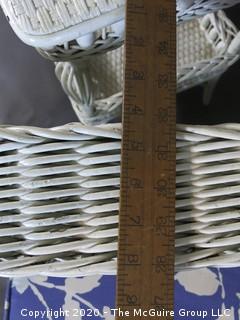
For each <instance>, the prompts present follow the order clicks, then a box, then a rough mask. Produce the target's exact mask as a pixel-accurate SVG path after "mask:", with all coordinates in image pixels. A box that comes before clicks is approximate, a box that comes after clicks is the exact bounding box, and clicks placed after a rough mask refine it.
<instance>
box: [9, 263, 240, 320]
mask: <svg viewBox="0 0 240 320" xmlns="http://www.w3.org/2000/svg"><path fill="white" fill-rule="evenodd" d="M175 280H176V281H175V292H176V294H175V317H174V319H175V320H197V319H206V320H226V319H228V320H239V319H240V268H235V269H207V268H205V269H198V270H190V271H183V272H178V273H176V275H175ZM115 281H116V278H115V277H114V276H97V275H96V276H91V277H84V278H66V279H65V278H52V277H51V278H50V277H49V278H48V277H34V278H16V279H13V280H12V283H11V290H10V303H8V306H9V307H8V310H6V319H7V320H24V319H25V320H30V319H44V320H45V319H46V320H54V319H60V320H86V319H93V320H94V319H105V320H114V311H113V309H114V307H115V288H116V287H115ZM146 319H151V316H150V315H149V316H147V317H146ZM159 319H161V317H159Z"/></svg>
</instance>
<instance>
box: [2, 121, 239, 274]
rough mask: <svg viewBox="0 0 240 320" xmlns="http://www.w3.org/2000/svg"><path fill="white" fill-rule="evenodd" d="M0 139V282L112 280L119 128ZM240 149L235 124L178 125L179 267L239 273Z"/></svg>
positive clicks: (24, 132)
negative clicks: (35, 277)
mask: <svg viewBox="0 0 240 320" xmlns="http://www.w3.org/2000/svg"><path fill="white" fill-rule="evenodd" d="M0 138H1V145H0V152H1V156H0V163H1V167H0V199H1V206H0V226H1V232H0V237H1V243H0V261H1V262H0V274H1V275H2V276H10V275H12V276H13V275H14V276H17V275H18V276H20V275H32V274H47V275H55V276H56V275H64V276H71V275H83V274H91V273H92V272H95V273H96V272H106V273H114V272H115V270H116V260H115V258H116V250H117V234H118V208H119V204H118V198H119V183H120V181H119V178H120V177H119V176H120V148H121V145H120V140H121V131H120V126H119V125H115V127H112V126H110V125H108V126H106V127H104V128H98V127H95V128H94V127H84V126H81V125H80V124H71V125H67V126H65V127H59V128H55V129H40V128H27V127H22V128H19V127H18V128H16V127H2V128H1V129H0ZM239 148H240V126H239V125H237V124H224V125H218V126H212V127H208V126H206V127H205V126H188V125H187V126H183V125H181V126H178V131H177V181H176V185H177V191H176V208H177V218H176V267H177V268H184V267H186V266H187V267H199V266H211V265H228V266H235V265H240V252H239V240H240V235H239V227H240V223H239V218H240V215H239V207H240V201H239V193H240V188H239V179H240V176H239V168H240V161H239V158H240V153H239ZM161 152H164V150H159V153H160V154H161ZM162 193H164V190H163V189H162V188H159V194H160V195H161V194H162ZM164 223H166V222H164V221H162V225H161V226H162V227H163V228H164Z"/></svg>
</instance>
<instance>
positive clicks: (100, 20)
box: [0, 0, 240, 124]
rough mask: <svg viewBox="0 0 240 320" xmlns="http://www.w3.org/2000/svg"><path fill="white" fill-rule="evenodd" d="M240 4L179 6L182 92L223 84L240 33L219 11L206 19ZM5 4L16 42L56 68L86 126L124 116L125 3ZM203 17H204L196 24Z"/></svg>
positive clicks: (183, 1)
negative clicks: (33, 49)
mask: <svg viewBox="0 0 240 320" xmlns="http://www.w3.org/2000/svg"><path fill="white" fill-rule="evenodd" d="M239 2H240V0H228V1H225V0H178V1H177V21H178V22H182V21H186V20H187V22H185V23H182V24H180V25H179V26H178V90H179V91H181V90H184V89H187V88H189V87H191V86H194V85H196V84H199V83H202V82H204V81H207V80H209V79H212V78H216V77H218V76H219V75H220V74H221V73H222V72H224V71H225V70H226V69H227V68H228V67H229V66H230V65H232V64H233V63H234V62H235V61H236V60H237V59H238V58H239V52H240V50H239V44H240V34H239V32H238V30H237V28H236V27H235V26H234V25H233V23H232V22H231V21H230V20H229V19H228V18H227V17H226V16H225V15H224V13H223V12H222V11H220V12H218V13H216V14H207V13H209V12H213V11H217V10H219V9H221V8H225V7H229V6H232V5H234V4H236V3H239ZM0 3H1V5H2V7H3V9H4V12H5V14H6V15H7V16H8V18H9V21H10V24H11V26H12V28H13V29H14V30H15V32H16V33H17V34H18V36H19V37H20V38H21V39H22V40H23V41H25V42H26V43H28V44H30V45H33V46H35V47H37V48H38V50H39V52H40V53H41V54H42V55H44V56H45V57H47V58H49V59H51V60H53V61H56V62H57V64H56V74H57V77H58V78H59V79H60V81H61V83H62V86H63V88H64V90H65V92H66V93H67V94H68V96H69V98H70V100H71V102H72V105H73V108H74V110H75V111H76V113H77V115H78V117H79V119H80V121H81V122H83V123H86V124H99V123H105V122H107V121H109V120H111V119H114V118H117V117H118V116H119V115H120V113H121V104H122V94H121V90H122V67H121V66H122V61H123V58H122V51H121V49H117V48H118V47H119V46H120V45H121V44H122V43H123V38H124V4H125V1H124V0H88V1H85V0H78V1H73V0H66V1H62V0H61V1H55V0H49V1H43V0H38V2H34V1H33V0H28V1H27V0H21V1H20V0H8V1H5V0H0ZM206 14H207V15H206ZM198 16H204V17H203V18H201V19H200V20H198V19H193V18H196V17H198ZM112 49H115V50H113V51H112V52H109V50H112ZM163 49H164V48H159V50H163ZM105 52H106V53H105ZM99 53H102V54H101V55H100V56H96V54H99ZM103 53H105V54H103ZM91 56H93V57H91ZM63 61H64V62H63Z"/></svg>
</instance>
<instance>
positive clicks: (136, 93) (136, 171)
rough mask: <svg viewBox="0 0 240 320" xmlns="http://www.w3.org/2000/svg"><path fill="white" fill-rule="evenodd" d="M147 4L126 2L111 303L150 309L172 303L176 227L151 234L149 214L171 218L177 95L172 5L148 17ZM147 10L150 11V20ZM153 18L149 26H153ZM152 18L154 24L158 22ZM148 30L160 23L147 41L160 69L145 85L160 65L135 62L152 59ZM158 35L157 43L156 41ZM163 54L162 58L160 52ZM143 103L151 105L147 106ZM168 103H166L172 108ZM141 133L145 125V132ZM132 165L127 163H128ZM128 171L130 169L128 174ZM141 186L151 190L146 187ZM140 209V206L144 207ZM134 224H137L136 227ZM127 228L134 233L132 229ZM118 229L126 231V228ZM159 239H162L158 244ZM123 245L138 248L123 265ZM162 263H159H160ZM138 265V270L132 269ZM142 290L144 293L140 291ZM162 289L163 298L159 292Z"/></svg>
mask: <svg viewBox="0 0 240 320" xmlns="http://www.w3.org/2000/svg"><path fill="white" fill-rule="evenodd" d="M148 1H149V0H148ZM148 1H144V0H141V1H140V0H138V1H136V0H135V1H133V0H129V2H128V12H127V14H128V16H127V30H128V31H127V38H126V77H125V87H126V89H125V116H124V131H123V142H124V143H123V157H122V161H123V167H122V177H121V189H122V192H121V210H120V212H121V214H120V233H119V259H118V264H119V269H118V274H119V277H118V289H117V290H118V301H117V304H118V306H121V307H129V308H130V307H136V306H141V307H150V306H156V305H157V303H158V304H159V301H161V305H162V306H167V307H169V308H171V307H172V300H173V294H172V292H173V288H172V280H173V273H172V270H171V269H173V257H174V249H172V247H173V245H174V241H170V242H169V239H168V238H169V237H174V224H173V225H172V224H170V223H169V224H166V223H165V224H164V226H159V223H158V224H157V227H158V231H159V230H161V227H164V228H165V229H166V228H167V232H166V234H165V235H163V234H162V233H161V232H160V234H159V232H158V233H157V232H154V231H156V230H155V229H156V225H155V216H157V214H158V213H156V212H159V210H161V217H165V216H168V215H169V214H170V215H171V216H173V215H174V209H173V206H174V199H172V197H174V198H175V192H174V190H175V187H174V186H172V184H173V183H174V184H175V180H174V178H172V179H166V178H165V177H166V176H167V177H168V176H169V175H170V173H172V171H175V162H176V161H174V160H175V150H174V148H173V145H174V143H173V139H174V141H175V128H174V125H175V123H173V122H175V114H174V111H173V105H174V104H175V99H174V98H173V97H172V96H173V95H175V88H174V86H172V82H173V77H175V76H174V72H175V70H174V67H173V66H172V64H173V61H172V60H173V57H174V59H175V53H174V52H173V51H174V49H173V50H172V51H171V46H172V47H174V46H175V42H174V39H170V41H169V38H171V37H170V35H169V34H168V33H169V32H170V34H172V32H173V29H172V28H171V30H169V29H170V28H169V26H167V27H166V23H169V21H170V19H171V12H170V11H171V10H170V7H171V4H169V2H168V1H166V0H165V1H162V2H161V4H162V6H160V7H159V11H158V10H157V11H156V14H158V15H157V16H156V14H155V13H154V21H150V20H151V18H152V17H153V7H151V6H152V5H153V3H155V1H154V2H151V1H152V0H150V1H149V2H148ZM150 2H151V3H150ZM158 5H159V2H158ZM129 8H130V9H129ZM174 9H175V8H174ZM149 14H150V15H151V17H150V18H149V16H148V15H149ZM147 19H148V20H147ZM144 20H147V27H148V28H150V29H151V30H150V29H149V30H147V31H148V34H147V31H146V30H145V29H144V22H145V21H144ZM156 21H157V22H156ZM174 22H175V15H174V20H173V15H172V20H171V21H170V23H171V24H173V25H174ZM153 23H155V26H154V25H153ZM157 23H158V26H156V24H157ZM153 27H155V29H156V28H158V29H157V30H159V28H160V27H161V28H162V29H161V30H162V31H161V32H156V33H155V34H154V37H152V38H151V41H153V42H154V43H157V45H158V47H157V46H156V47H155V48H154V49H155V50H154V57H155V58H154V59H153V60H154V63H156V55H159V57H160V58H159V59H161V73H160V72H159V73H157V78H155V76H154V78H153V83H150V82H149V77H151V76H152V75H155V69H156V70H158V69H159V66H152V67H150V68H149V66H147V62H148V61H142V60H144V59H141V57H144V58H145V59H146V58H147V60H151V55H152V49H153V44H152V43H150V46H149V43H147V42H148V41H147V40H149V39H147V38H146V37H147V36H149V32H155V30H154V28H153ZM173 33H174V32H173ZM136 34H141V36H137V37H136V36H135V35H136ZM157 36H159V38H160V40H161V41H160V40H159V39H156V37H157ZM145 39H146V40H145ZM158 40H159V41H158ZM166 50H167V55H166ZM140 51H141V52H140ZM147 51H148V52H147ZM164 53H165V55H163V54H164ZM163 56H164V57H165V59H164V58H163ZM132 57H135V58H136V57H137V59H135V61H134V59H132ZM162 70H163V71H162ZM169 72H172V73H173V75H171V74H170V75H169ZM152 86H153V87H154V89H153V88H152ZM172 87H173V88H172ZM142 101H143V104H142ZM136 102H137V103H136ZM157 103H160V104H161V105H164V106H165V107H167V118H165V122H164V121H163V120H164V119H162V126H160V125H159V123H158V121H156V119H157V117H158V116H157V115H156V114H155V113H154V112H153V111H155V109H154V105H156V104H157ZM147 108H150V110H148V109H147ZM168 108H170V112H169V109H168ZM153 114H154V116H153V118H152V115H153ZM139 115H141V116H142V115H144V117H139ZM163 115H164V114H162V116H163ZM141 118H142V119H141ZM166 120H167V121H166ZM130 126H131V128H130ZM132 127H133V128H135V130H134V129H132ZM139 129H140V130H139ZM146 130H149V131H150V134H148V133H147V132H146ZM159 135H162V138H163V140H164V141H166V145H167V146H168V151H167V159H164V154H165V156H166V153H161V152H160V153H159V152H155V151H154V150H155V148H158V147H159V145H158V144H157V143H158V140H159ZM156 136H157V138H156ZM155 140H157V141H155ZM160 151H161V150H160ZM136 154H137V155H136ZM156 155H158V157H157V156H156ZM159 157H160V159H159ZM136 161H138V166H136V167H135V166H134V165H133V164H135V165H136ZM130 165H133V166H131V167H130ZM157 166H158V167H159V168H158V170H156V167H157ZM130 168H131V171H132V173H131V174H130V175H129V171H130ZM156 171H157V174H160V177H159V176H158V177H155V173H156ZM149 172H151V174H149ZM139 177H140V178H139ZM161 179H162V180H161ZM156 186H157V187H156ZM123 189H124V190H123ZM146 190H149V191H148V192H146ZM143 200H144V201H143ZM129 203H132V206H131V209H132V210H131V212H130V211H129V209H130V206H129ZM126 204H127V205H126ZM141 209H143V212H142V211H141ZM132 212H134V213H132ZM137 212H141V214H143V216H144V220H143V223H141V224H135V223H134V224H130V223H129V222H128V221H129V220H130V219H131V218H133V217H135V218H136V217H138V215H136V213H137ZM123 216H124V219H123ZM137 226H139V228H137V229H136V227H137ZM132 228H134V230H135V231H132ZM121 229H124V232H122V231H121ZM136 230H137V231H136ZM160 236H161V240H160V241H159V237H160ZM173 240H174V239H173ZM129 247H131V252H133V254H132V256H133V255H136V252H139V253H138V254H137V256H138V257H139V259H140V263H138V264H137V263H135V264H134V263H130V264H129V263H127V262H126V261H125V260H124V259H126V252H128V254H129V251H128V250H129ZM159 248H160V249H161V250H159ZM144 249H145V250H144ZM132 250H133V251H132ZM159 252H160V253H161V255H162V257H164V258H165V260H163V261H162V264H161V263H160V262H161V261H160V260H159V261H158V263H154V262H156V261H157V260H156V259H159V255H158V254H159ZM124 253H125V255H124ZM166 257H168V259H166ZM141 258H142V260H141ZM133 261H134V260H133ZM163 265H164V266H165V267H164V268H163ZM129 266H130V267H131V269H132V268H133V267H135V269H134V272H135V273H131V272H130V270H129ZM156 267H158V271H159V272H158V277H156V276H155V275H154V278H153V276H152V271H154V270H155V269H156ZM136 268H137V270H138V271H136ZM154 268H155V269H154ZM126 271H127V272H126ZM155 271H156V270H155ZM129 273H131V274H129ZM145 273H146V274H145ZM146 278H147V280H148V281H147V282H146ZM165 280H167V282H165ZM142 281H143V282H144V286H143V285H142ZM156 282H157V285H156ZM141 285H142V286H141ZM163 288H167V289H166V292H164V291H163ZM143 290H145V292H146V294H145V296H144V294H143ZM160 294H161V296H160V297H159V295H160ZM143 298H144V300H143ZM117 318H118V317H117Z"/></svg>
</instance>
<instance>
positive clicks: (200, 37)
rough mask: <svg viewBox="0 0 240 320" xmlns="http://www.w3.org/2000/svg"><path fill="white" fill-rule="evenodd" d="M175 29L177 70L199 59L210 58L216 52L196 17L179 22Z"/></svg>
mask: <svg viewBox="0 0 240 320" xmlns="http://www.w3.org/2000/svg"><path fill="white" fill-rule="evenodd" d="M177 31H178V32H177V66H178V70H179V69H180V68H181V67H183V66H186V65H192V64H196V63H197V62H198V61H201V60H210V59H212V58H213V57H214V55H215V54H216V53H215V51H214V48H213V46H212V44H210V43H209V41H208V40H207V38H206V35H205V33H204V31H203V30H201V28H200V25H199V21H198V20H197V19H195V20H191V21H189V22H185V23H181V24H180V25H179V26H178V29H177Z"/></svg>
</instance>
